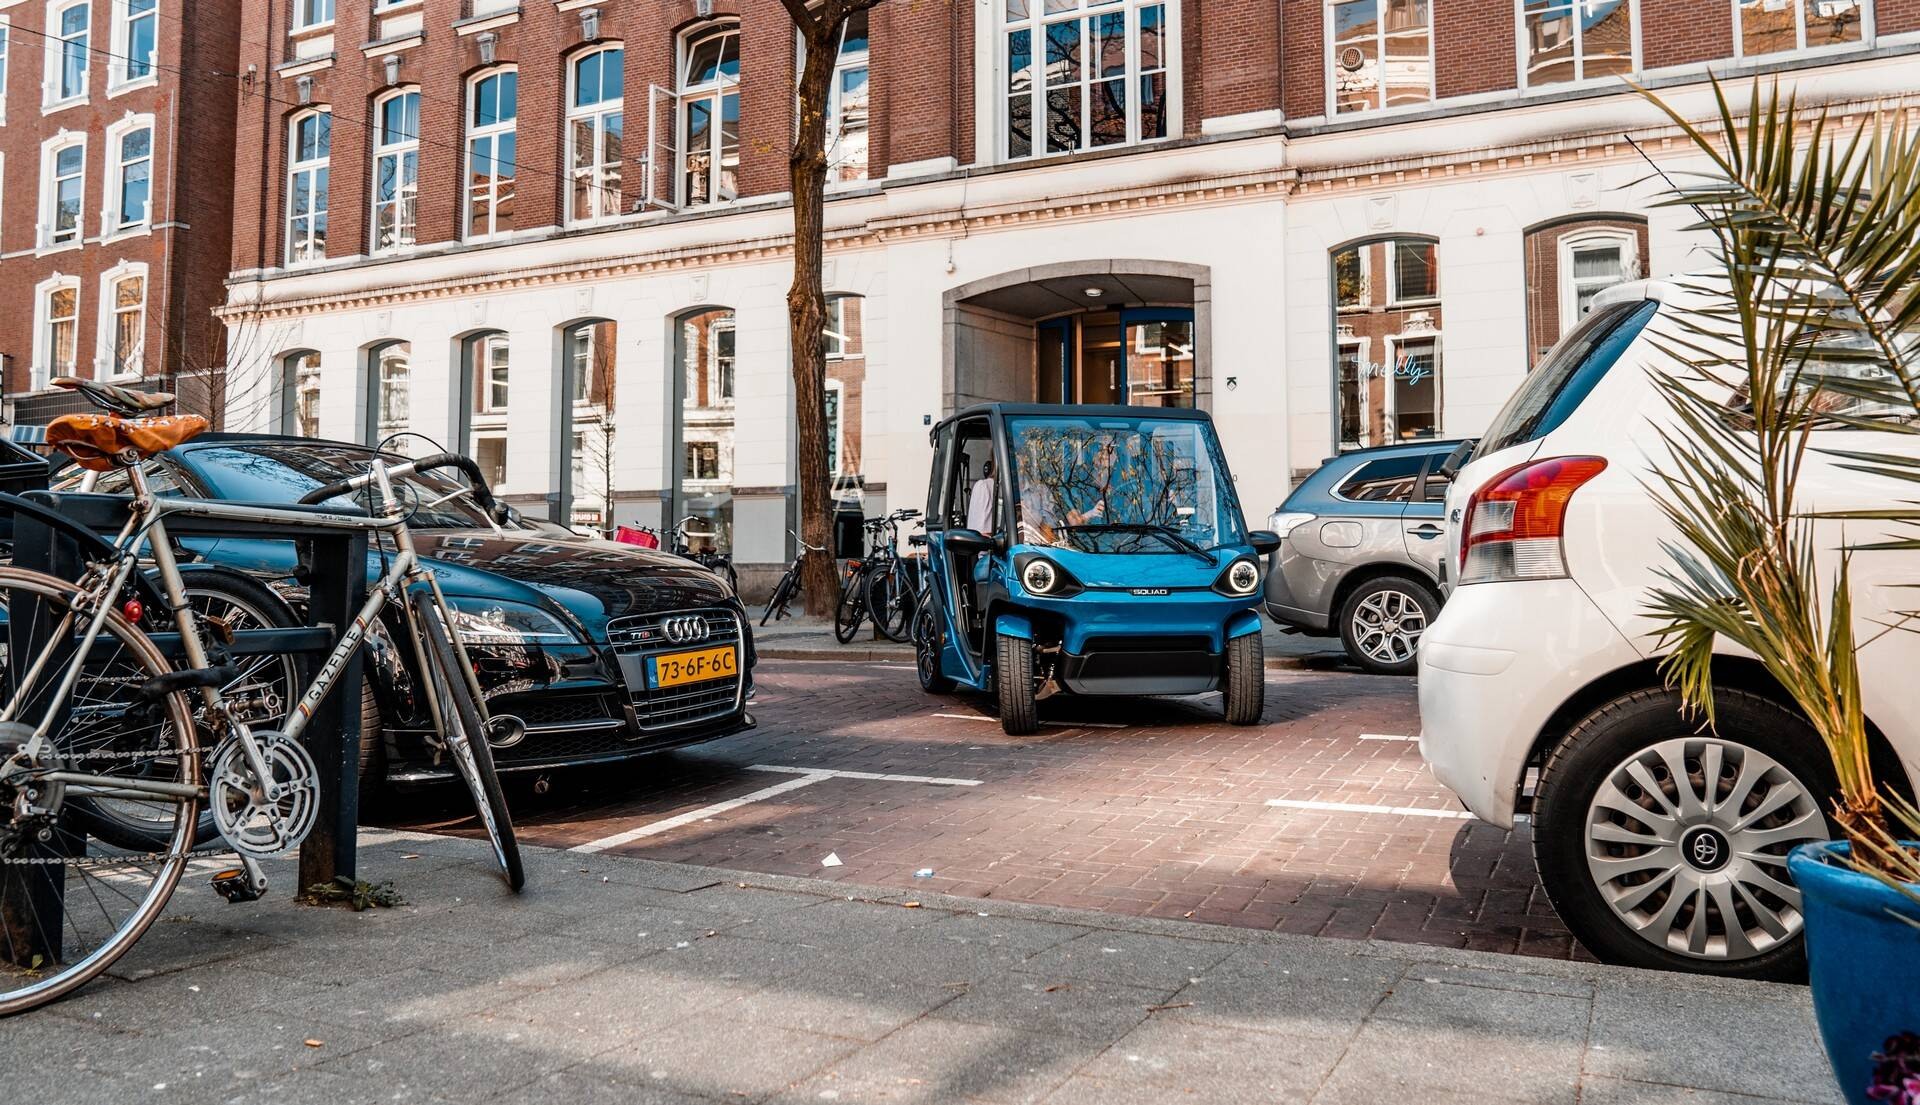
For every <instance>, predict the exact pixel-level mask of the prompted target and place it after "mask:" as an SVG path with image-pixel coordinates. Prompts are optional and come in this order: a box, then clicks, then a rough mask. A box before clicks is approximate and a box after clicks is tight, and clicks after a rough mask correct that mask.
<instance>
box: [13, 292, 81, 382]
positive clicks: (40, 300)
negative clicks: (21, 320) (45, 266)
mask: <svg viewBox="0 0 1920 1105" xmlns="http://www.w3.org/2000/svg"><path fill="white" fill-rule="evenodd" d="M59 291H71V292H72V293H73V314H72V315H71V316H62V318H61V320H60V321H65V322H66V323H67V325H68V326H70V327H71V328H72V333H73V362H72V363H71V364H70V365H66V366H58V365H55V364H53V362H52V357H53V349H54V347H55V346H56V345H57V344H58V343H57V342H55V341H54V339H53V326H54V324H55V322H56V319H55V318H54V316H53V296H54V293H55V292H59ZM81 306H82V303H81V299H80V278H79V277H78V276H69V275H67V274H65V273H59V272H56V273H54V274H53V275H51V276H49V277H47V278H46V279H45V280H42V281H41V282H40V283H38V284H36V285H35V286H34V289H33V364H31V365H30V366H28V372H27V390H28V391H45V390H47V389H48V388H49V387H51V386H52V384H51V380H52V379H53V377H54V376H56V375H78V374H79V371H80V310H81ZM62 367H64V368H65V370H66V371H64V372H63V371H61V369H62Z"/></svg>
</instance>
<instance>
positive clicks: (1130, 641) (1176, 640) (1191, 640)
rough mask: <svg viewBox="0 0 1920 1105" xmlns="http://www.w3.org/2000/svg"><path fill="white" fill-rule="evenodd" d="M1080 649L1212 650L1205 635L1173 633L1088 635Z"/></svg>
mask: <svg viewBox="0 0 1920 1105" xmlns="http://www.w3.org/2000/svg"><path fill="white" fill-rule="evenodd" d="M1080 651H1081V652H1082V653H1083V654H1088V653H1095V652H1206V653H1211V652H1212V651H1213V643H1212V642H1211V641H1209V640H1207V638H1205V637H1183V636H1173V635H1165V636H1161V635H1154V636H1148V635H1144V634H1142V635H1137V636H1109V637H1088V638H1087V641H1086V644H1084V645H1082V646H1081V648H1080Z"/></svg>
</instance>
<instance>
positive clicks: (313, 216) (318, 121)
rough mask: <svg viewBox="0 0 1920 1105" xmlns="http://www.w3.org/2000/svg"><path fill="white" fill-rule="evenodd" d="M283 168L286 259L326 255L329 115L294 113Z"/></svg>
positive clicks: (303, 260) (294, 261)
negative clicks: (284, 175)
mask: <svg viewBox="0 0 1920 1105" xmlns="http://www.w3.org/2000/svg"><path fill="white" fill-rule="evenodd" d="M290 139H291V146H292V150H291V154H290V158H289V160H290V164H289V166H288V169H287V263H288V264H290V265H298V264H303V263H306V262H309V261H324V260H326V256H327V166H328V163H329V161H330V159H331V157H332V152H333V116H332V115H331V114H329V113H327V112H325V111H311V112H307V113H306V114H303V115H298V116H295V117H294V120H293V124H292V127H291V129H290Z"/></svg>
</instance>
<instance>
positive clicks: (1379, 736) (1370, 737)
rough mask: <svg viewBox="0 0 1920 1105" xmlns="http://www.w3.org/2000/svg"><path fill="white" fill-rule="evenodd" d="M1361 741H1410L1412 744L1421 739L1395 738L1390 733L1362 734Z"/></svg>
mask: <svg viewBox="0 0 1920 1105" xmlns="http://www.w3.org/2000/svg"><path fill="white" fill-rule="evenodd" d="M1360 739H1361V740H1363V741H1410V742H1417V741H1418V740H1419V739H1420V738H1419V737H1397V736H1394V735H1392V734H1390V733H1362V734H1360Z"/></svg>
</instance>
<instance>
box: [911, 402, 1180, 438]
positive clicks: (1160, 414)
mask: <svg viewBox="0 0 1920 1105" xmlns="http://www.w3.org/2000/svg"><path fill="white" fill-rule="evenodd" d="M983 414H999V415H1001V416H1002V417H1006V416H1013V417H1020V416H1024V415H1038V416H1042V417H1047V416H1051V417H1055V418H1163V419H1167V420H1170V421H1171V420H1181V421H1188V422H1211V421H1213V416H1212V415H1210V414H1208V413H1207V412H1206V411H1203V410H1197V409H1195V408H1192V407H1129V406H1125V405H1123V404H1119V403H975V404H974V405H973V406H971V407H966V408H964V409H962V410H958V411H955V412H954V413H952V414H950V415H948V416H946V417H945V418H942V419H941V420H940V421H939V422H938V423H936V424H935V425H934V427H933V430H934V432H935V433H938V432H939V431H940V429H941V427H943V426H945V425H946V424H947V423H949V422H958V421H960V420H961V419H963V418H975V417H978V416H980V415H983Z"/></svg>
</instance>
